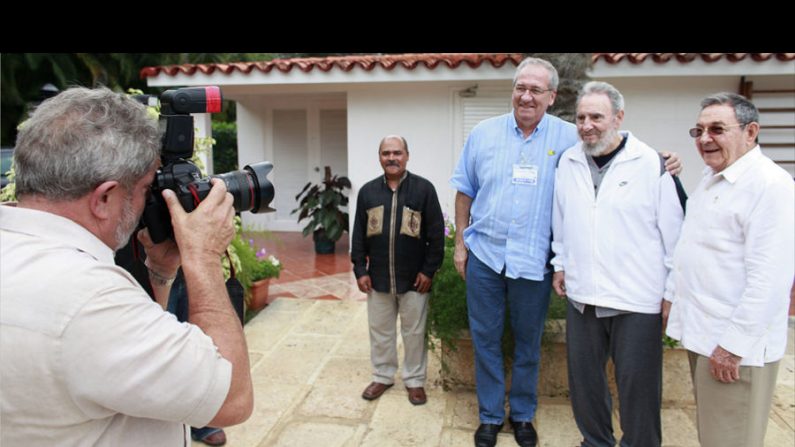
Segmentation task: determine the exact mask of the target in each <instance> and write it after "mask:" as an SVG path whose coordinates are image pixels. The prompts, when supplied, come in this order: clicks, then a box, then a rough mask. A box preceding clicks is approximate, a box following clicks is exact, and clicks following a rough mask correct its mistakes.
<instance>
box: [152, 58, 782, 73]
mask: <svg viewBox="0 0 795 447" xmlns="http://www.w3.org/2000/svg"><path fill="white" fill-rule="evenodd" d="M522 58H523V54H522V53H414V54H389V55H351V56H329V57H298V58H290V59H273V60H270V61H263V62H234V63H226V64H222V63H217V64H215V63H214V64H181V65H165V66H158V67H144V68H143V69H141V72H140V76H141V79H145V78H148V77H155V76H158V75H160V74H163V75H165V76H176V75H179V74H184V75H188V76H192V75H194V74H196V73H197V72H199V73H202V74H206V75H211V74H213V73H215V72H219V73H224V74H231V73H233V72H236V71H238V72H241V73H243V74H249V73H251V72H252V71H254V70H257V71H259V72H262V73H270V72H271V71H273V70H278V71H281V72H283V73H287V72H289V71H291V70H293V69H294V68H295V69H298V70H300V71H302V72H304V73H309V72H311V71H312V70H314V69H318V70H320V71H324V72H328V71H330V70H334V69H337V70H342V71H346V72H347V71H351V70H353V69H354V68H357V67H358V68H360V69H362V70H365V71H371V70H373V69H374V68H376V67H379V66H380V67H381V68H383V69H385V70H393V69H395V67H398V66H402V67H403V68H405V69H407V70H413V69H415V68H417V67H419V66H424V67H426V68H428V69H430V70H433V69H435V68H437V67H439V66H446V67H448V68H458V67H459V66H461V65H462V64H466V65H467V66H469V67H470V68H478V67H480V66H481V65H482V64H484V63H487V64H491V65H492V66H493V67H495V68H499V67H502V66H503V65H505V64H506V63H510V64H513V65H514V66H516V65H519V62H521V61H522ZM722 59H725V60H727V61H729V62H739V61H742V60H746V59H750V60H752V61H755V62H764V61H768V60H771V59H776V60H779V61H791V60H795V53H593V55H592V56H591V61H592V62H593V63H594V64H596V63H599V62H604V63H607V64H611V65H616V64H621V63H625V62H628V63H630V64H636V65H637V64H642V63H644V62H647V61H651V62H654V63H657V64H665V63H668V62H678V63H681V64H686V63H690V62H693V61H695V60H702V61H704V62H707V63H711V62H717V61H719V60H722Z"/></svg>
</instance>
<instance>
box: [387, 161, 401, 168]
mask: <svg viewBox="0 0 795 447" xmlns="http://www.w3.org/2000/svg"><path fill="white" fill-rule="evenodd" d="M386 165H387V166H397V167H400V162H397V161H393V160H390V161H387V162H386Z"/></svg>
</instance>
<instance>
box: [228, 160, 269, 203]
mask: <svg viewBox="0 0 795 447" xmlns="http://www.w3.org/2000/svg"><path fill="white" fill-rule="evenodd" d="M272 169H273V164H272V163H271V162H268V161H261V162H259V163H254V164H253V165H247V166H246V167H244V168H243V169H241V170H239V171H233V172H227V173H225V174H219V175H214V176H213V177H217V178H220V179H222V180H223V181H224V183H226V189H227V191H229V193H230V194H232V197H234V199H235V201H234V207H235V211H251V212H252V213H259V212H266V211H272V210H271V208H270V207H268V205H270V203H271V201H272V200H273V183H271V182H270V181H269V180H268V178H267V176H268V173H270V172H271V170H272Z"/></svg>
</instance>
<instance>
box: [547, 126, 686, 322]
mask: <svg viewBox="0 0 795 447" xmlns="http://www.w3.org/2000/svg"><path fill="white" fill-rule="evenodd" d="M621 134H622V136H623V135H627V136H628V139H627V143H626V146H625V147H624V149H623V150H622V151H621V152H620V153H619V154H618V155H616V156H615V158H614V159H613V161H612V163H611V165H610V167H609V168H608V170H607V173H606V174H605V176H604V178H603V179H602V183H601V185H600V187H599V194H598V196H594V185H593V180H592V178H591V172H590V169H589V167H588V161H587V160H586V158H585V157H586V155H585V153H584V152H583V151H582V142H580V143H577V144H576V145H574V146H573V147H572V148H570V149H569V150H567V151H566V152H565V153H564V154H563V156H562V157H561V159H560V164H559V165H558V170H557V172H556V177H555V201H554V204H553V212H552V233H553V240H552V251H553V252H554V254H555V256H554V258H553V259H552V265H553V266H554V268H555V271H561V270H562V271H564V272H565V275H566V277H565V280H566V282H565V284H566V293H567V295H568V297H569V298H570V299H572V300H574V301H577V302H580V303H583V304H592V305H596V306H603V307H610V308H613V309H619V310H625V311H630V312H639V313H645V314H658V313H660V303H661V300H662V299H663V297H665V298H666V299H671V294H672V286H673V283H672V281H671V279H670V278H669V277H670V276H671V275H670V273H671V267H672V258H673V251H674V247H675V246H676V241H677V239H678V237H679V229H680V227H681V225H682V220H683V218H684V212H683V210H682V206H681V204H680V203H679V198H678V196H677V194H676V186H675V184H674V181H673V179H672V178H671V176H670V174H668V173H667V172H665V173H664V174H662V175H661V174H660V157H659V155H658V154H657V152H656V151H655V150H654V149H652V148H650V147H649V146H647V145H646V144H645V143H643V142H642V141H640V140H638V139H637V138H635V137H634V136H632V134H631V133H629V132H624V131H622V132H621Z"/></svg>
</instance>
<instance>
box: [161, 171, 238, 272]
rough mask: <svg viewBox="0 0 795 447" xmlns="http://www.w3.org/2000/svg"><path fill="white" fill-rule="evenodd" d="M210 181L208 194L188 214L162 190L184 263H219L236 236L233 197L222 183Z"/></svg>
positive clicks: (166, 191) (172, 194)
mask: <svg viewBox="0 0 795 447" xmlns="http://www.w3.org/2000/svg"><path fill="white" fill-rule="evenodd" d="M211 182H212V184H213V187H212V189H211V190H210V193H209V194H208V195H207V197H205V198H204V200H202V201H201V203H199V205H198V206H197V207H196V209H195V210H193V212H191V213H186V212H185V210H184V209H183V208H182V205H181V204H180V203H179V201H178V200H177V198H176V195H175V194H174V192H173V191H171V190H168V189H166V190H164V191H163V198H164V199H165V200H166V204H167V205H168V210H169V213H170V214H171V224H172V226H173V227H174V239H175V240H176V241H177V245H178V246H179V252H180V253H181V254H182V261H183V264H185V263H187V261H188V259H189V258H191V259H193V258H198V259H197V260H199V261H202V260H207V258H212V259H214V260H215V261H217V262H219V263H220V259H221V256H223V255H224V253H225V252H226V247H228V246H229V243H230V242H231V241H232V238H233V237H234V236H235V227H234V223H233V218H234V216H235V209H234V208H233V207H232V204H233V202H234V198H233V197H232V195H231V194H229V193H227V192H226V184H225V183H224V182H223V180H220V179H215V178H214V179H211Z"/></svg>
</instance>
